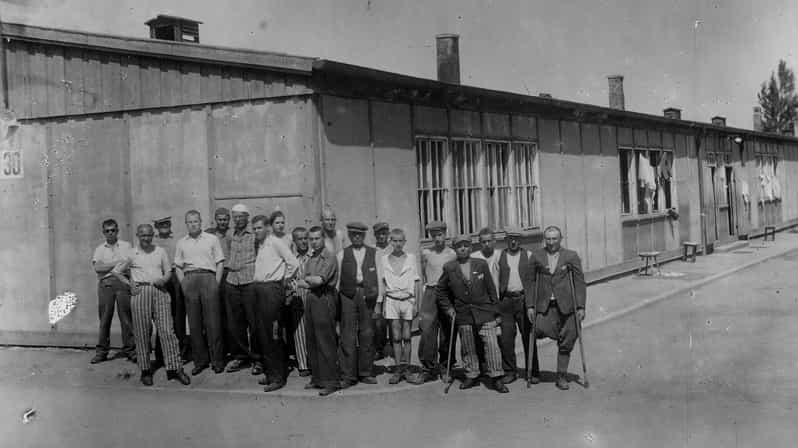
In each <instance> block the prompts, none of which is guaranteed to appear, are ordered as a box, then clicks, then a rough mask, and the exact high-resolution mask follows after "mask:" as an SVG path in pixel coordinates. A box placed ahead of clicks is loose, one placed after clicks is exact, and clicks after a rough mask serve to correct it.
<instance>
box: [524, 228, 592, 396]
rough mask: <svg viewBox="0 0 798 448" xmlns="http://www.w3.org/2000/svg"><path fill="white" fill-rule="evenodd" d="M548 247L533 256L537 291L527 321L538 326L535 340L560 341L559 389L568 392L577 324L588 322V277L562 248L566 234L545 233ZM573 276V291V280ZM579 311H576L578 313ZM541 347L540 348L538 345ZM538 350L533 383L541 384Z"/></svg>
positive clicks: (534, 356)
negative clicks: (586, 311)
mask: <svg viewBox="0 0 798 448" xmlns="http://www.w3.org/2000/svg"><path fill="white" fill-rule="evenodd" d="M543 238H544V240H545V243H546V246H545V248H543V249H539V250H536V251H533V252H532V254H531V256H530V258H531V259H530V265H531V267H530V269H529V272H530V275H531V278H532V280H533V282H534V281H535V278H537V281H536V282H535V283H534V286H533V287H534V291H533V293H532V294H529V295H527V296H526V297H527V302H526V307H527V311H526V312H527V318H528V319H529V322H530V323H531V322H532V319H535V318H536V319H537V320H536V322H535V333H536V334H535V337H536V338H544V337H548V338H551V339H554V340H556V341H557V382H556V383H555V385H556V386H557V388H558V389H561V390H566V389H568V379H567V378H566V373H567V372H568V362H569V360H570V357H571V350H573V348H574V342H576V335H577V333H576V320H575V319H579V321H580V322H581V321H582V320H584V319H585V296H586V288H585V276H584V274H583V273H582V261H581V260H580V259H579V255H577V253H576V252H574V251H572V250H568V249H565V248H561V247H560V242H561V241H562V232H561V231H560V229H559V228H557V227H555V226H549V227H547V228H546V230H545V231H544V232H543ZM571 275H573V282H574V283H573V290H572V289H571V287H572V285H571V279H570V276H571ZM574 308H575V309H574ZM535 345H537V344H535ZM536 348H537V347H535V348H534V349H533V350H532V377H531V382H532V383H533V384H537V383H538V382H540V380H539V377H540V373H539V370H540V369H539V365H538V357H537V350H536Z"/></svg>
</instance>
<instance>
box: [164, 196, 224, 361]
mask: <svg viewBox="0 0 798 448" xmlns="http://www.w3.org/2000/svg"><path fill="white" fill-rule="evenodd" d="M186 228H187V229H188V235H186V236H184V237H183V238H181V239H180V240H178V241H177V247H176V248H175V268H176V273H177V278H178V280H179V281H180V285H181V287H182V289H183V294H184V295H185V298H186V305H187V311H188V322H189V328H190V329H191V350H192V355H193V358H194V369H193V370H192V371H191V374H192V375H199V373H200V372H202V371H203V370H205V369H207V368H208V366H209V365H210V364H213V371H214V372H216V373H222V372H223V371H224V365H225V360H224V351H223V348H222V323H221V318H220V316H219V310H220V308H221V306H220V302H219V283H220V282H221V281H222V274H223V271H222V267H223V264H224V253H223V252H222V246H221V244H219V239H218V238H217V237H216V236H214V235H212V234H210V233H208V232H203V231H202V217H201V216H200V213H199V212H198V211H196V210H189V211H188V212H186Z"/></svg>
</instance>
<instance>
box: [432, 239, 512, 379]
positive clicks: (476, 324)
mask: <svg viewBox="0 0 798 448" xmlns="http://www.w3.org/2000/svg"><path fill="white" fill-rule="evenodd" d="M454 250H455V252H456V254H457V258H456V259H455V260H453V261H449V262H447V263H446V264H445V265H444V266H443V273H442V274H441V277H440V279H438V285H437V287H436V292H437V299H438V304H439V305H440V307H441V308H442V309H443V311H444V312H445V313H446V315H447V316H449V319H450V320H453V321H454V323H455V325H456V327H457V330H458V333H459V335H460V344H461V347H462V356H463V363H464V364H465V369H466V379H465V380H464V381H463V382H462V383H461V384H460V389H470V388H472V387H475V386H477V385H478V384H479V376H480V361H482V363H483V364H484V366H485V368H486V370H487V374H488V376H489V377H490V380H489V382H488V384H489V387H491V388H493V389H494V390H496V391H497V392H499V393H507V392H509V390H508V389H507V386H505V385H504V383H503V382H502V377H503V376H504V371H503V370H502V355H501V350H500V349H499V342H498V335H497V331H496V329H497V328H496V318H497V317H498V316H499V310H498V306H497V298H496V287H495V286H494V285H493V278H492V276H491V273H490V268H489V267H488V263H487V262H486V261H485V260H480V259H478V258H471V257H470V254H471V237H469V236H460V237H457V238H455V240H454ZM478 340H481V342H482V346H483V351H482V352H483V354H484V356H483V359H482V360H480V359H479V358H480V356H479V355H480V353H479V351H478V350H477V341H478Z"/></svg>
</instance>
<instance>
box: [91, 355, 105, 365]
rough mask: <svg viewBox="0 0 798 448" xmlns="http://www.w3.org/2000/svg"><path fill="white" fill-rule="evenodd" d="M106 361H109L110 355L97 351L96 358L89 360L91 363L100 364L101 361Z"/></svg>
mask: <svg viewBox="0 0 798 448" xmlns="http://www.w3.org/2000/svg"><path fill="white" fill-rule="evenodd" d="M105 361H108V355H106V354H101V353H97V354H96V355H94V358H91V361H89V363H91V364H99V363H101V362H105Z"/></svg>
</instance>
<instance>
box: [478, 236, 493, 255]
mask: <svg viewBox="0 0 798 448" xmlns="http://www.w3.org/2000/svg"><path fill="white" fill-rule="evenodd" d="M495 242H496V240H495V239H493V235H480V236H479V244H480V245H482V250H483V251H485V252H490V251H491V250H493V244H494V243H495Z"/></svg>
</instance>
